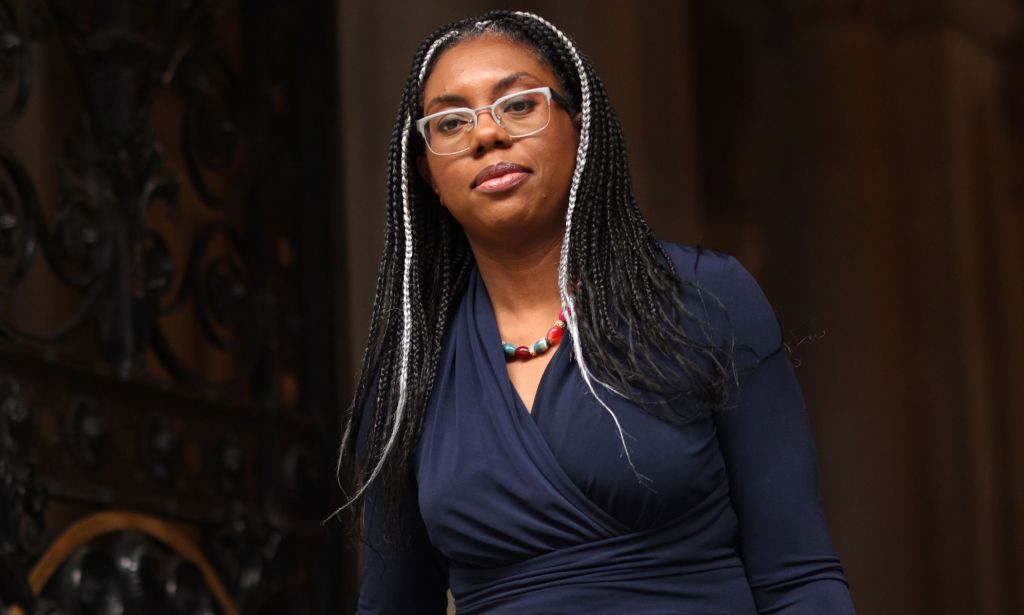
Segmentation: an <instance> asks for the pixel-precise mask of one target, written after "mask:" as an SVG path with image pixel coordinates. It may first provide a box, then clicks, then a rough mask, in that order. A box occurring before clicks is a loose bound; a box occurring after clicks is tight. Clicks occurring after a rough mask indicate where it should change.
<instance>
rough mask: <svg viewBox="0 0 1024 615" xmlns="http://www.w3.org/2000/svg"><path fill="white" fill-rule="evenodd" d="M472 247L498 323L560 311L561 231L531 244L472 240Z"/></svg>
mask: <svg viewBox="0 0 1024 615" xmlns="http://www.w3.org/2000/svg"><path fill="white" fill-rule="evenodd" d="M470 246H471V247H472V249H473V255H474V257H475V258H476V263H477V267H478V268H479V270H480V277H481V278H482V279H483V282H484V286H486V287H487V294H488V296H489V297H490V299H491V305H492V307H493V308H494V315H495V317H496V318H497V319H498V322H499V323H501V322H502V321H508V320H511V321H513V322H514V321H520V320H522V319H524V318H526V319H528V318H530V317H531V316H543V317H544V318H545V319H547V320H550V319H551V318H554V316H555V315H557V314H558V310H559V308H560V306H561V303H562V302H561V298H560V296H559V292H558V261H559V256H560V254H561V249H562V235H561V234H557V235H554V236H551V237H547V238H545V239H544V240H542V241H536V242H533V243H531V244H528V245H523V244H519V245H515V246H511V245H507V244H503V245H481V244H479V243H477V242H474V241H472V240H470Z"/></svg>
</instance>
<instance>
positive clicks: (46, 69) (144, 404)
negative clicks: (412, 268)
mask: <svg viewBox="0 0 1024 615" xmlns="http://www.w3.org/2000/svg"><path fill="white" fill-rule="evenodd" d="M331 5H332V3H329V2H312V1H309V2H290V1H285V0H252V1H245V0H222V1H218V0H206V1H204V0H0V612H2V613H4V615H7V614H8V613H26V614H28V613H50V614H56V613H68V614H76V613H82V614H93V613H95V614H120V613H126V614H132V613H145V614H146V615H157V614H164V613H168V614H170V613H180V614H206V613H211V614H212V613H223V614H234V613H296V614H301V613H335V612H340V611H343V610H345V606H346V603H347V599H346V597H345V595H344V593H345V584H344V583H343V582H342V579H343V570H342V565H341V563H340V562H341V556H340V549H339V548H338V544H337V543H338V541H337V540H336V539H335V538H332V537H330V536H328V535H327V532H326V530H325V529H324V527H323V526H322V525H321V521H322V520H323V519H324V518H326V517H327V516H328V515H329V514H330V512H331V511H332V510H333V506H334V505H335V504H336V502H334V501H333V500H334V496H333V493H334V492H335V491H336V489H333V488H332V486H333V485H334V480H333V478H332V476H331V474H332V470H333V462H332V457H333V451H334V447H335V445H336V442H337V429H336V425H337V418H336V416H337V411H338V407H337V406H338V405H337V401H338V398H339V393H338V385H337V378H336V374H338V373H347V371H348V370H347V369H346V366H344V365H339V363H338V357H339V356H340V354H339V353H338V352H336V346H337V343H338V340H337V336H336V335H335V333H336V329H337V327H336V322H337V319H338V314H337V313H336V312H335V310H334V307H333V306H334V305H336V302H335V301H334V296H333V292H332V288H334V286H335V284H334V282H333V279H332V278H333V276H332V273H331V272H332V271H337V270H338V269H339V268H338V267H337V265H338V264H339V262H338V258H337V257H338V254H337V253H334V252H332V249H333V248H332V246H333V243H332V242H331V236H332V235H331V233H332V229H334V228H335V225H336V224H337V216H335V215H333V214H334V211H335V210H336V209H337V196H336V195H337V194H338V187H337V186H335V185H334V182H335V181H336V177H337V174H336V172H335V171H334V168H335V167H336V165H337V156H336V150H337V148H336V142H337V131H336V127H337V124H336V121H335V119H334V118H335V117H336V112H335V109H334V108H333V107H334V101H335V100H336V95H335V92H334V86H333V84H334V83H335V81H336V79H335V70H334V67H335V57H334V34H333V24H334V16H333V9H332V7H331Z"/></svg>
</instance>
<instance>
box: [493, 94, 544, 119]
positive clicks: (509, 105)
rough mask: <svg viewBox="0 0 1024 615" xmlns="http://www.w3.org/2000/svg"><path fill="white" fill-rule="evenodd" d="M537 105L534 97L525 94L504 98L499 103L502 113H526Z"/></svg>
mask: <svg viewBox="0 0 1024 615" xmlns="http://www.w3.org/2000/svg"><path fill="white" fill-rule="evenodd" d="M536 107H537V100H536V97H533V96H530V95H525V96H516V97H515V98H510V99H509V100H506V101H505V102H504V103H502V105H501V113H502V115H527V114H529V113H530V112H532V111H533V110H534V109H535V108H536Z"/></svg>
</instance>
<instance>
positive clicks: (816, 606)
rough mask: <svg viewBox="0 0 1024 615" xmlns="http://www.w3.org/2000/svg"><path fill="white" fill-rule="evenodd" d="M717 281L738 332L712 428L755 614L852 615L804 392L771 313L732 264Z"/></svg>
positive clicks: (741, 270)
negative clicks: (733, 364)
mask: <svg viewBox="0 0 1024 615" xmlns="http://www.w3.org/2000/svg"><path fill="white" fill-rule="evenodd" d="M722 280H723V284H722V287H721V288H720V289H716V290H717V291H718V294H719V298H720V299H721V300H722V302H723V303H724V305H725V308H726V311H727V314H728V319H729V322H730V324H731V326H732V330H733V331H734V334H735V341H736V360H737V366H738V368H739V369H740V385H739V390H738V391H737V393H736V397H735V398H734V399H733V401H734V402H735V403H734V404H733V405H731V406H730V407H728V408H727V409H725V410H723V411H722V413H721V414H720V415H719V416H718V418H717V423H718V425H717V427H718V434H719V441H720V445H721V448H722V452H723V454H724V457H725V461H726V466H727V469H728V474H729V482H730V493H731V499H732V503H733V507H734V509H735V511H736V515H737V518H738V522H739V537H740V545H739V546H740V552H741V557H742V559H743V562H744V566H745V568H746V572H747V578H748V581H749V582H750V585H751V588H752V590H753V593H754V599H755V601H756V603H757V608H758V612H759V613H780V614H784V615H820V614H821V613H829V614H831V615H847V614H852V613H853V612H854V609H853V604H852V601H851V599H850V594H849V590H848V588H847V585H846V581H845V579H844V577H843V570H842V566H841V565H840V563H839V559H838V558H837V557H836V555H835V552H834V550H833V547H832V544H831V540H830V538H829V534H828V530H827V527H826V524H825V519H824V515H823V513H822V509H821V502H820V497H819V493H818V470H817V462H816V458H815V450H814V444H813V442H812V438H811V431H810V425H809V422H808V419H807V414H806V411H805V407H804V401H803V396H802V394H801V392H800V387H799V384H798V383H797V380H796V376H795V374H794V372H793V367H792V365H791V364H790V362H789V359H788V357H787V356H786V353H785V351H784V350H783V349H782V348H781V346H782V339H781V332H780V330H779V326H778V324H777V321H776V319H775V315H774V312H773V311H772V309H771V306H770V305H769V304H768V301H767V300H766V298H765V296H764V294H763V293H762V292H761V289H760V288H759V287H758V285H757V283H756V282H755V281H754V279H753V277H752V276H751V275H750V274H749V273H748V272H747V271H746V270H745V269H744V268H743V267H742V266H741V265H740V264H739V263H738V262H737V261H736V260H735V259H733V258H729V259H728V262H727V263H726V264H725V270H724V272H723V278H722ZM751 350H752V351H753V353H756V356H757V357H758V361H757V363H756V367H755V361H754V360H753V358H752V357H753V354H752V353H751ZM744 365H747V366H748V367H749V369H748V370H747V372H746V373H744V372H743V367H744Z"/></svg>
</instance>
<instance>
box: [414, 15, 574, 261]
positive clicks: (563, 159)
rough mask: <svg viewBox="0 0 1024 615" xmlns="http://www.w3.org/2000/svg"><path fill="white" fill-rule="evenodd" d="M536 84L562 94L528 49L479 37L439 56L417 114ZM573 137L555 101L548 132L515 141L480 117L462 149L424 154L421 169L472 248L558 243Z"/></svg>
mask: <svg viewBox="0 0 1024 615" xmlns="http://www.w3.org/2000/svg"><path fill="white" fill-rule="evenodd" d="M542 86H549V87H551V88H552V89H553V90H555V91H559V90H561V87H560V86H559V82H558V78H557V77H556V76H555V74H554V72H553V71H552V70H551V69H550V68H549V67H548V66H547V64H545V63H544V62H542V61H541V60H540V59H539V58H538V57H537V55H536V54H535V53H534V52H533V51H532V50H531V49H530V48H528V47H526V46H524V45H522V44H520V43H515V42H512V41H510V40H508V39H507V38H504V37H501V36H498V35H485V36H482V37H479V38H474V39H470V40H467V41H464V42H461V43H458V44H457V45H456V46H454V47H452V48H450V49H448V50H447V51H445V52H444V53H443V54H442V55H441V56H440V57H439V58H438V60H437V63H436V64H435V65H434V70H433V72H432V73H431V74H430V77H429V78H428V79H427V82H426V84H425V86H424V94H423V114H424V115H429V114H432V113H437V112H438V111H442V110H444V109H446V108H452V107H469V108H471V109H477V108H480V107H484V106H487V105H490V104H491V103H493V102H494V100H495V99H497V98H499V97H501V96H503V95H506V94H510V93H514V92H517V91H520V90H526V89H530V88H536V87H542ZM577 136H578V135H577V132H576V127H575V125H574V122H573V118H572V116H571V115H570V112H569V111H568V110H566V109H564V108H563V107H561V106H560V105H559V104H558V103H557V102H555V101H552V102H551V121H550V123H549V124H548V126H547V127H546V128H544V129H543V130H542V131H540V132H538V133H536V134H534V135H530V136H527V137H521V138H518V139H512V138H511V137H509V135H508V133H507V132H506V131H505V129H504V128H502V127H501V126H498V125H497V124H495V122H494V118H493V117H492V116H491V115H490V114H489V113H486V112H483V113H480V114H479V116H478V123H477V126H476V128H474V129H473V130H472V132H471V133H470V137H471V141H470V144H469V146H470V149H469V150H468V151H466V152H463V153H461V154H455V155H451V156H438V155H436V154H434V153H432V152H430V151H429V150H426V151H425V153H424V154H423V156H424V158H423V159H421V160H420V170H421V173H422V174H423V175H424V177H425V178H426V179H427V181H428V182H429V183H430V185H431V187H432V188H433V189H434V192H436V193H437V195H438V197H439V198H440V199H441V203H442V204H443V205H444V206H445V207H446V208H448V210H449V211H450V212H451V214H452V216H453V217H454V218H455V219H456V220H457V221H458V222H459V224H461V225H462V227H463V229H465V231H466V234H467V236H468V237H469V239H470V241H471V242H473V243H478V242H480V241H488V242H491V241H497V242H499V243H508V242H509V241H523V240H530V239H533V240H542V239H549V240H550V239H551V238H554V237H557V238H560V237H561V235H562V232H563V230H564V217H565V209H566V206H567V204H568V200H569V184H570V182H571V180H572V173H573V168H574V165H575V156H576V144H577Z"/></svg>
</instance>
